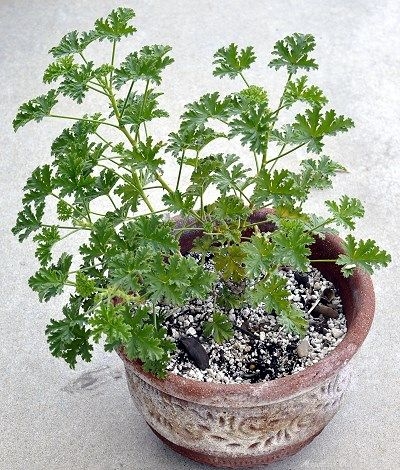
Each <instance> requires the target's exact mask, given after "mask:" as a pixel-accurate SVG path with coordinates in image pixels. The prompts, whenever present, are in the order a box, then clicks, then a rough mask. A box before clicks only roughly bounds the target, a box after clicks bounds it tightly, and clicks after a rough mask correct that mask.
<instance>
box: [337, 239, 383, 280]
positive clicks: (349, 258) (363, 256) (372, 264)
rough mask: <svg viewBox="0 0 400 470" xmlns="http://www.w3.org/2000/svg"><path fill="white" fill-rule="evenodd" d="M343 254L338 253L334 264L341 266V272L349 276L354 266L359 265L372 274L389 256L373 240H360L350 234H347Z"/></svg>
mask: <svg viewBox="0 0 400 470" xmlns="http://www.w3.org/2000/svg"><path fill="white" fill-rule="evenodd" d="M343 248H344V251H345V252H344V254H341V255H339V258H338V259H337V261H336V264H338V265H340V266H342V273H343V275H344V276H345V277H349V276H350V275H351V274H352V272H353V270H354V269H355V268H356V267H360V268H361V269H363V270H364V271H366V272H367V273H370V274H372V273H373V272H374V269H378V268H380V267H382V266H385V267H386V266H387V265H388V264H389V263H390V261H391V256H390V255H389V253H387V252H386V251H385V250H381V249H380V248H379V247H378V246H377V245H376V242H375V241H374V240H369V239H368V240H360V241H358V242H357V241H356V239H355V238H354V237H353V236H352V235H347V237H346V239H345V241H344V243H343Z"/></svg>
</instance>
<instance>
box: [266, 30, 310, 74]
mask: <svg viewBox="0 0 400 470" xmlns="http://www.w3.org/2000/svg"><path fill="white" fill-rule="evenodd" d="M314 48H315V39H314V36H312V35H311V34H301V33H294V34H292V35H291V36H286V37H285V39H282V40H280V41H277V42H276V44H275V46H274V50H273V52H272V55H275V56H277V57H276V58H275V59H272V60H271V62H270V63H269V64H268V65H269V66H270V67H274V68H275V69H276V70H278V69H279V68H281V67H286V68H287V71H288V73H289V74H294V73H296V72H297V71H298V69H305V70H310V69H317V68H318V65H317V64H316V62H315V60H314V59H312V58H310V57H309V53H310V52H312V51H313V50H314Z"/></svg>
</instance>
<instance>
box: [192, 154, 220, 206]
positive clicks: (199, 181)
mask: <svg viewBox="0 0 400 470" xmlns="http://www.w3.org/2000/svg"><path fill="white" fill-rule="evenodd" d="M193 160H194V161H193V162H192V160H191V159H185V163H186V165H188V166H190V165H193V166H194V169H193V171H192V174H191V175H190V181H191V183H192V184H191V185H190V186H189V187H188V188H187V192H188V193H191V194H193V195H194V196H199V197H200V196H201V195H202V194H203V193H204V192H205V190H206V189H207V188H208V186H210V184H211V183H212V182H213V181H214V176H213V173H214V171H215V170H217V169H218V168H220V167H221V166H222V165H223V164H224V163H223V161H224V160H223V155H222V154H217V155H209V156H207V157H204V158H195V159H193Z"/></svg>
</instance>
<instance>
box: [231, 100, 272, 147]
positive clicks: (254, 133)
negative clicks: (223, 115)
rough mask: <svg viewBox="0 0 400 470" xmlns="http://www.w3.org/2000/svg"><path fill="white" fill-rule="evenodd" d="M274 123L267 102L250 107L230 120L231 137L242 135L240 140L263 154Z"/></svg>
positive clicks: (244, 144)
mask: <svg viewBox="0 0 400 470" xmlns="http://www.w3.org/2000/svg"><path fill="white" fill-rule="evenodd" d="M271 123H272V119H271V115H270V110H269V109H268V107H267V105H266V104H260V105H258V106H253V107H251V108H249V110H248V111H246V112H243V113H242V114H241V115H240V116H239V117H238V118H235V119H233V120H232V121H231V122H230V124H229V125H230V131H229V134H228V137H229V138H233V137H235V136H238V135H241V136H242V137H241V139H240V142H241V143H242V145H243V146H246V145H248V146H249V148H250V150H251V151H253V152H256V153H257V154H263V153H264V152H265V151H266V149H267V146H268V132H269V129H270V126H271Z"/></svg>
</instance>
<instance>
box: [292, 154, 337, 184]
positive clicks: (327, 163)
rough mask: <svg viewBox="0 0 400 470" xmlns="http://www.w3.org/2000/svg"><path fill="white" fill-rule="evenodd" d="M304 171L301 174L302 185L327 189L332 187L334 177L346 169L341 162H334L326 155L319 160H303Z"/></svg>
mask: <svg viewBox="0 0 400 470" xmlns="http://www.w3.org/2000/svg"><path fill="white" fill-rule="evenodd" d="M300 164H301V166H302V167H303V171H302V173H301V175H300V180H301V185H302V186H306V187H309V188H317V189H325V188H330V187H332V177H333V176H335V175H336V174H337V173H342V172H345V171H346V168H345V167H344V166H342V165H341V164H339V163H337V162H334V161H333V160H331V159H330V158H329V157H327V156H326V155H323V156H322V157H321V158H320V159H319V160H314V159H312V158H309V159H306V160H302V162H301V163H300Z"/></svg>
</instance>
